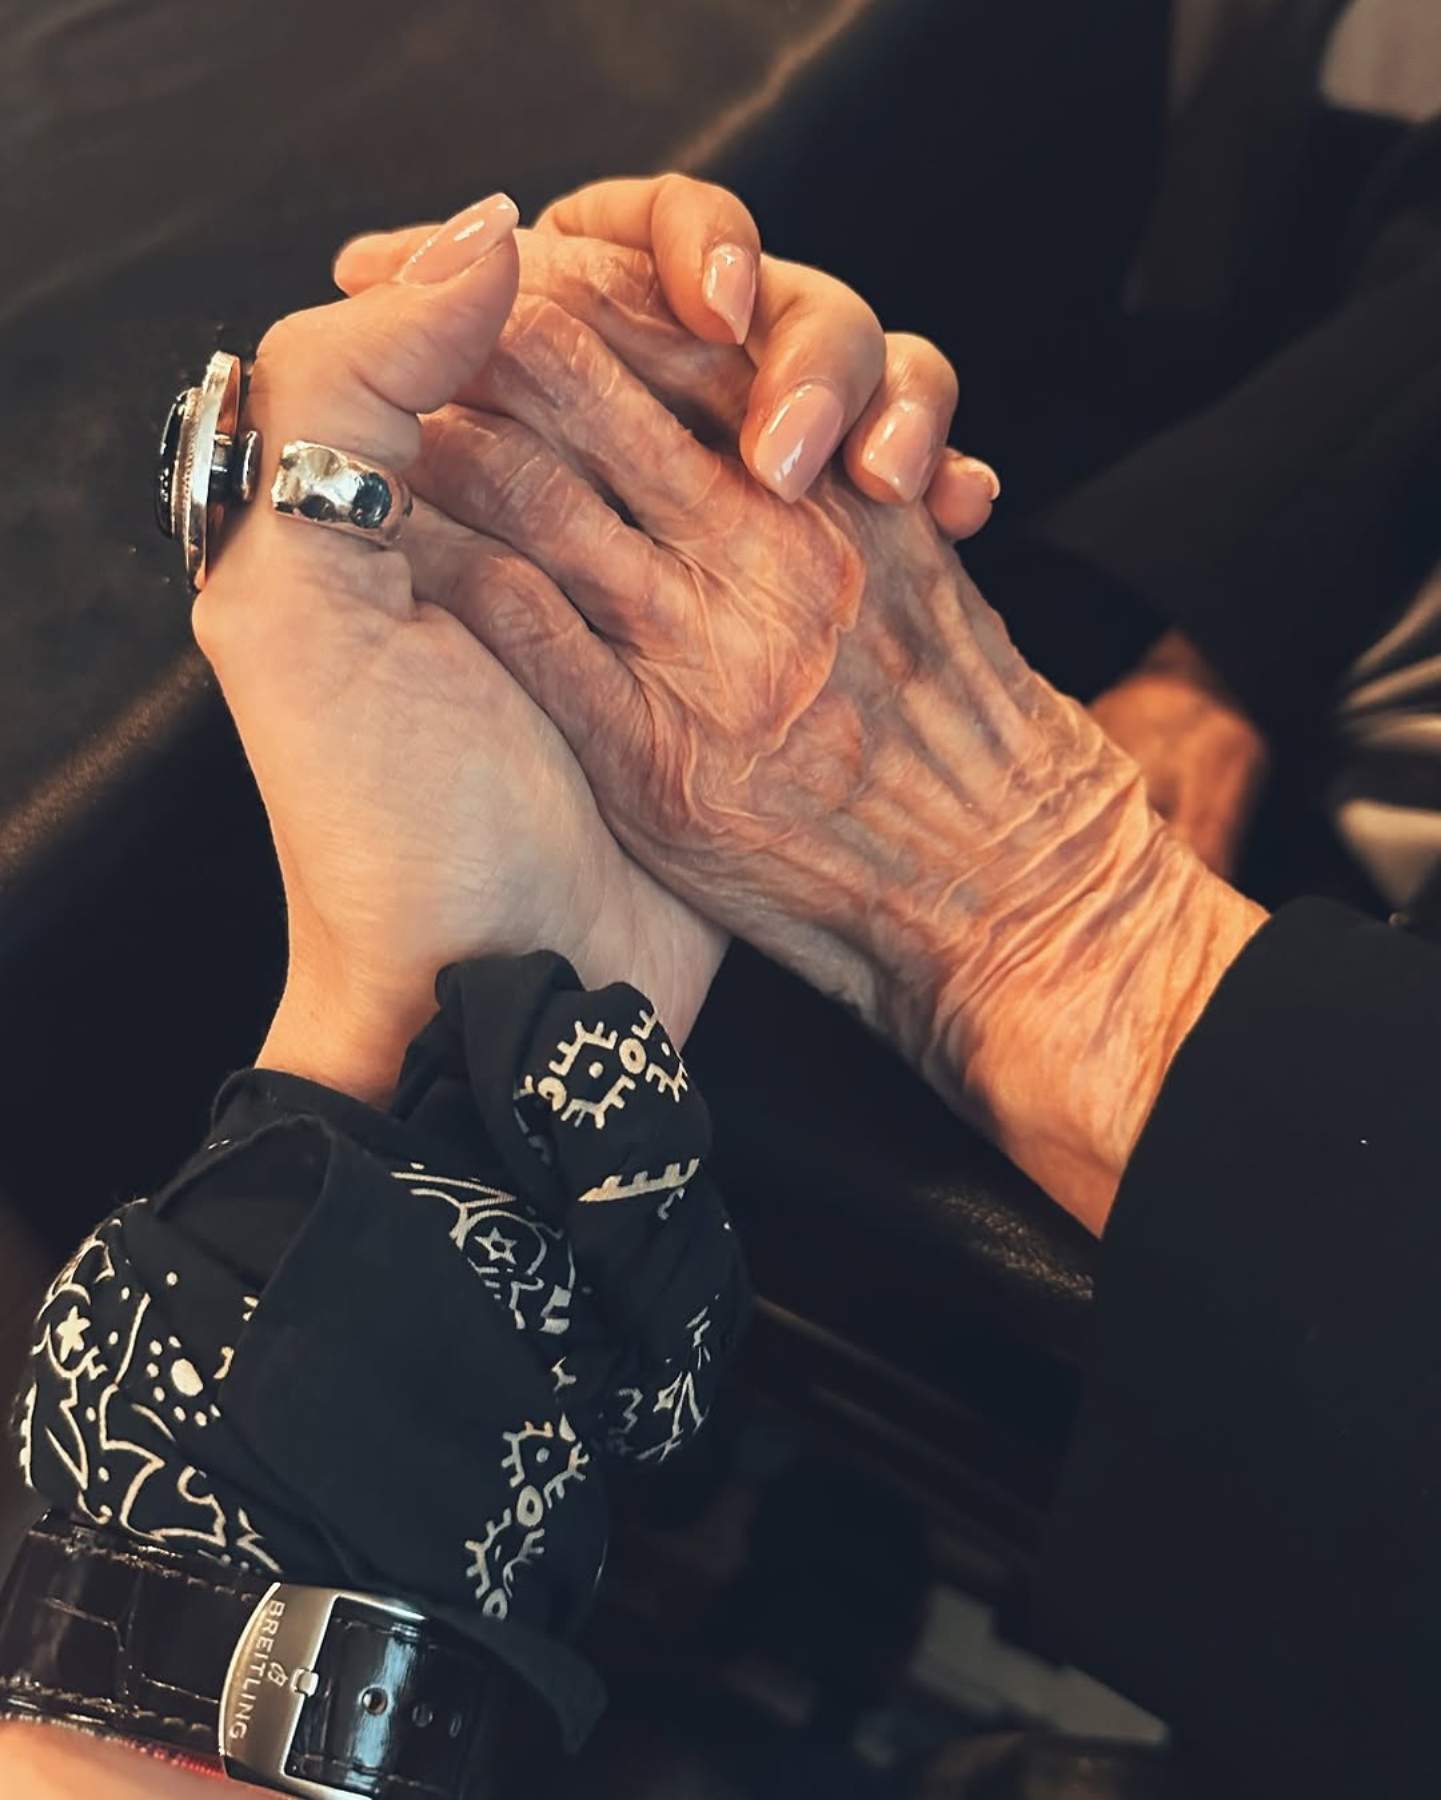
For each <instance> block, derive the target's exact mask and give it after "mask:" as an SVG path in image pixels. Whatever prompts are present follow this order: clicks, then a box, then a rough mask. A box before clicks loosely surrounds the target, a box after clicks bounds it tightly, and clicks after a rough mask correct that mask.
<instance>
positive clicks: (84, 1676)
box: [0, 1521, 555, 1800]
mask: <svg viewBox="0 0 1441 1800" xmlns="http://www.w3.org/2000/svg"><path fill="white" fill-rule="evenodd" d="M268 1585H269V1583H268V1582H266V1581H263V1580H257V1579H256V1578H255V1577H253V1576H247V1575H242V1574H240V1573H238V1572H237V1571H234V1570H227V1569H224V1568H222V1567H221V1566H220V1565H219V1564H217V1563H210V1562H203V1561H198V1560H196V1559H194V1558H186V1557H181V1556H176V1555H173V1554H171V1553H169V1552H167V1551H162V1550H147V1551H145V1552H144V1553H141V1552H140V1551H138V1550H137V1548H136V1546H135V1545H134V1544H133V1543H129V1542H127V1541H126V1540H124V1539H122V1538H119V1537H115V1536H112V1535H108V1534H105V1533H100V1532H95V1531H90V1530H88V1529H86V1528H85V1527H84V1526H79V1525H71V1524H67V1523H64V1522H61V1521H56V1522H53V1523H52V1522H49V1521H47V1522H44V1523H42V1524H41V1525H39V1526H37V1527H36V1528H35V1529H34V1530H33V1531H32V1532H31V1533H30V1534H29V1535H28V1537H27V1538H26V1540H25V1543H24V1545H23V1546H22V1548H21V1552H20V1555H19V1557H18V1558H17V1560H16V1563H15V1566H14V1568H13V1570H12V1571H11V1574H10V1577H9V1580H8V1583H7V1585H6V1587H5V1590H4V1594H3V1598H0V1710H6V1711H11V1712H14V1713H17V1714H20V1713H23V1714H26V1715H28V1716H31V1717H39V1718H45V1719H60V1720H65V1721H68V1722H70V1723H72V1724H87V1723H88V1724H93V1725H97V1726H100V1727H102V1728H104V1729H106V1730H108V1731H111V1732H115V1733H118V1734H119V1735H122V1736H127V1737H134V1738H137V1739H139V1740H142V1741H144V1742H148V1743H154V1744H160V1745H165V1746H167V1747H169V1748H171V1749H174V1750H180V1751H184V1752H187V1753H189V1754H192V1755H213V1754H214V1753H215V1748H216V1744H217V1739H218V1731H217V1726H218V1720H219V1700H220V1695H221V1692H222V1689H223V1688H224V1685H225V1678H226V1671H227V1669H228V1667H229V1663H230V1657H231V1654H232V1652H233V1651H234V1649H235V1647H236V1643H237V1641H238V1640H239V1639H240V1637H241V1635H242V1633H243V1632H244V1630H245V1628H246V1626H247V1625H248V1623H249V1621H250V1618H251V1616H252V1614H253V1612H254V1609H255V1606H256V1603H257V1601H258V1600H259V1599H260V1597H261V1595H262V1594H263V1593H264V1591H265V1589H266V1587H268ZM283 1648H284V1639H283V1637H282V1638H280V1639H278V1640H277V1641H276V1647H275V1649H274V1650H273V1652H272V1653H271V1657H268V1658H262V1659H261V1662H260V1666H261V1667H262V1668H263V1669H264V1671H265V1673H264V1674H263V1675H259V1676H257V1681H258V1682H259V1683H260V1684H261V1691H262V1693H263V1692H264V1682H265V1680H266V1678H267V1677H268V1676H269V1674H270V1667H269V1664H270V1662H271V1660H272V1658H273V1660H274V1661H275V1662H277V1663H279V1664H280V1666H281V1668H282V1670H283V1667H284V1660H288V1657H287V1658H286V1659H284V1660H283V1659H282V1657H281V1651H282V1650H283ZM315 1675H316V1677H317V1685H316V1691H315V1693H314V1695H313V1696H312V1697H311V1698H310V1699H309V1700H308V1701H307V1702H306V1704H305V1706H304V1707H303V1708H302V1709H301V1712H300V1717H299V1723H298V1730H297V1734H296V1738H295V1743H294V1747H293V1752H292V1755H291V1757H290V1759H289V1761H288V1763H287V1765H286V1771H287V1772H288V1773H290V1774H293V1775H297V1776H300V1777H302V1778H304V1779H306V1780H309V1781H319V1782H323V1783H326V1784H329V1785H331V1786H334V1787H336V1788H339V1789H341V1790H343V1791H345V1792H349V1793H358V1794H369V1795H372V1796H375V1800H391V1797H399V1796H402V1795H406V1796H424V1795H427V1794H431V1795H434V1796H436V1800H451V1797H452V1796H454V1795H457V1794H460V1793H461V1792H464V1793H465V1794H467V1795H472V1796H475V1797H476V1800H479V1797H480V1796H482V1795H491V1794H496V1793H499V1792H504V1791H507V1789H508V1788H509V1786H510V1782H509V1780H508V1779H507V1774H506V1771H507V1768H508V1767H509V1768H512V1769H513V1768H514V1764H515V1760H516V1759H515V1758H514V1757H510V1756H507V1755H503V1754H500V1750H501V1745H500V1744H499V1743H498V1741H497V1740H498V1739H500V1738H501V1737H503V1738H504V1740H505V1744H506V1746H508V1748H509V1749H510V1750H515V1749H517V1748H518V1746H519V1743H520V1742H521V1741H522V1736H523V1740H524V1741H526V1743H527V1746H528V1750H529V1760H532V1761H533V1759H534V1757H535V1755H536V1754H537V1752H538V1751H540V1750H541V1749H543V1747H544V1746H545V1744H546V1741H547V1733H548V1735H549V1737H550V1738H551V1739H553V1738H554V1736H555V1731H554V1723H553V1721H551V1722H550V1724H549V1725H547V1724H546V1721H545V1720H544V1719H543V1718H542V1716H541V1714H542V1711H543V1709H542V1708H541V1706H540V1703H539V1701H538V1700H536V1699H534V1698H533V1697H530V1696H528V1695H527V1694H526V1693H523V1692H522V1691H521V1690H520V1686H519V1683H518V1682H517V1681H515V1680H514V1678H512V1677H510V1676H509V1674H508V1672H506V1671H504V1670H502V1669H500V1668H499V1666H498V1665H497V1664H495V1663H494V1662H492V1661H490V1660H488V1659H487V1658H486V1657H485V1656H484V1654H483V1653H482V1652H480V1651H479V1650H476V1649H474V1648H471V1647H468V1646H467V1645H465V1644H464V1643H463V1642H462V1641H460V1640H458V1639H456V1638H453V1637H452V1636H451V1635H450V1634H448V1633H447V1632H446V1631H444V1630H443V1629H441V1628H438V1627H434V1626H424V1627H420V1626H416V1625H414V1624H411V1623H408V1622H404V1621H399V1620H394V1619H385V1618H383V1617H382V1616H381V1614H380V1613H379V1612H377V1611H376V1610H374V1609H372V1608H369V1607H365V1606H359V1605H355V1604H352V1603H349V1602H346V1603H343V1604H342V1605H341V1606H340V1607H338V1608H337V1610H336V1613H335V1615H334V1616H333V1618H332V1621H331V1625H330V1628H329V1630H328V1631H327V1633H326V1635H325V1639H324V1642H323V1644H322V1647H321V1651H320V1654H319V1656H318V1658H317V1660H316V1663H315ZM518 1733H519V1734H521V1735H518Z"/></svg>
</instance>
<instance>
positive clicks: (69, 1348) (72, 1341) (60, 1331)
mask: <svg viewBox="0 0 1441 1800" xmlns="http://www.w3.org/2000/svg"><path fill="white" fill-rule="evenodd" d="M89 1329H90V1321H89V1319H87V1318H85V1317H84V1316H83V1315H82V1314H81V1311H80V1309H79V1307H78V1306H72V1307H71V1308H70V1311H69V1312H68V1313H66V1315H65V1317H64V1318H63V1319H62V1320H61V1321H60V1323H59V1324H58V1325H57V1326H56V1327H55V1344H56V1348H57V1349H58V1350H59V1352H60V1360H61V1362H67V1361H68V1360H69V1359H70V1357H72V1356H73V1355H75V1354H76V1352H77V1351H80V1350H83V1349H84V1348H85V1333H86V1332H87V1331H89Z"/></svg>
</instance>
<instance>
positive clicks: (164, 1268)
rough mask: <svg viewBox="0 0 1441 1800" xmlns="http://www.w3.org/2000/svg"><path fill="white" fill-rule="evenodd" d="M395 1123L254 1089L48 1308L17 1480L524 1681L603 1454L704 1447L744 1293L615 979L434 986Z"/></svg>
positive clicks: (579, 1711) (692, 1099) (727, 1233)
mask: <svg viewBox="0 0 1441 1800" xmlns="http://www.w3.org/2000/svg"><path fill="white" fill-rule="evenodd" d="M438 991H439V998H440V1010H439V1012H438V1014H437V1015H436V1017H435V1018H434V1019H433V1020H432V1022H431V1024H430V1025H429V1026H427V1027H426V1029H425V1030H424V1031H423V1032H422V1033H421V1034H420V1036H419V1037H418V1038H417V1039H416V1041H415V1043H414V1045H412V1047H411V1051H410V1054H409V1056H408V1058H407V1061H406V1065H405V1069H404V1071H403V1074H402V1077H401V1081H400V1085H399V1088H398V1091H397V1094H396V1097H395V1100H394V1102H393V1103H392V1105H391V1107H390V1109H389V1110H388V1111H387V1112H385V1113H381V1112H378V1111H376V1110H374V1109H372V1108H370V1107H366V1106H363V1105H361V1104H360V1103H358V1102H356V1101H353V1100H350V1099H347V1098H346V1097H344V1096H341V1095H337V1094H334V1093H332V1092H330V1091H329V1090H327V1089H324V1088H319V1087H316V1086H315V1085H314V1084H312V1083H309V1082H304V1081H300V1080H298V1079H295V1078H293V1077H289V1076H285V1075H277V1074H271V1073H267V1072H264V1071H257V1070H251V1071H247V1072H245V1073H243V1074H242V1075H239V1076H237V1077H235V1078H233V1079H232V1081H231V1082H229V1083H228V1084H227V1086H226V1088H225V1089H224V1090H222V1093H221V1096H220V1099H219V1101H218V1103H217V1108H216V1118H215V1132H214V1136H213V1138H212V1140H211V1141H210V1142H209V1143H208V1144H207V1145H206V1147H205V1148H204V1149H203V1150H202V1151H201V1152H200V1153H199V1154H198V1155H197V1156H196V1158H194V1159H193V1160H192V1162H191V1163H190V1164H189V1165H188V1166H187V1168H186V1169H185V1170H183V1171H182V1172H181V1174H180V1175H179V1177H177V1179H176V1181H175V1182H174V1183H172V1185H171V1186H170V1187H169V1188H168V1189H167V1190H166V1191H165V1192H164V1193H163V1194H162V1195H160V1196H159V1197H157V1198H156V1199H155V1200H153V1201H136V1202H134V1203H132V1204H131V1205H129V1206H127V1207H124V1208H122V1209H121V1210H120V1211H119V1212H118V1213H116V1214H114V1215H113V1216H112V1217H111V1218H109V1219H107V1220H106V1221H105V1222H104V1223H103V1224H102V1225H101V1226H100V1227H99V1228H98V1229H97V1230H96V1232H95V1233H94V1234H93V1235H92V1236H91V1237H90V1238H88V1239H87V1240H86V1242H85V1243H84V1244H82V1245H81V1247H80V1249H79V1250H78V1251H77V1252H76V1254H75V1256H74V1257H73V1258H72V1259H71V1261H70V1263H69V1264H68V1265H67V1267H66V1268H65V1269H64V1270H62V1272H61V1274H60V1275H59V1276H58V1277H57V1278H56V1280H55V1282H54V1284H53V1285H52V1287H51V1289H50V1291H49V1293H48V1295H47V1297H46V1300H45V1303H44V1306H43V1307H42V1309H41V1312H40V1316H39V1320H38V1323H37V1332H36V1340H35V1348H34V1353H33V1359H32V1374H33V1380H32V1383H31V1386H30V1388H29V1391H28V1393H27V1394H26V1395H25V1396H24V1397H23V1399H22V1403H21V1408H20V1416H19V1424H20V1444H21V1456H22V1462H23V1465H24V1470H25V1474H26V1477H27V1479H28V1480H29V1481H30V1483H31V1485H32V1486H33V1487H34V1488H35V1489H36V1490H38V1492H39V1493H40V1494H42V1495H43V1496H44V1497H45V1498H46V1499H47V1500H48V1501H50V1502H51V1503H52V1504H53V1505H55V1506H57V1507H60V1508H62V1509H65V1510H67V1511H69V1512H71V1513H74V1514H76V1515H77V1516H79V1517H82V1518H85V1519H89V1520H93V1521H96V1522H98V1523H102V1524H105V1525H109V1526H112V1527H117V1528H119V1529H122V1530H125V1531H128V1532H131V1533H133V1534H135V1535H136V1536H137V1537H141V1538H151V1539H154V1540H155V1541H157V1542H160V1543H164V1544H166V1545H168V1546H170V1547H171V1548H175V1549H189V1550H193V1551H198V1552H200V1553H203V1554H206V1555H210V1556H215V1557H218V1558H220V1559H221V1560H222V1561H226V1562H231V1561H233V1562H236V1563H239V1564H242V1565H245V1566H248V1567H252V1568H255V1569H257V1570H269V1571H273V1572H275V1573H277V1574H281V1573H283V1574H284V1575H286V1576H288V1577H290V1578H292V1579H295V1580H300V1581H318V1582H345V1583H347V1584H349V1585H353V1586H360V1587H364V1588H369V1589H372V1590H376V1591H384V1592H388V1593H392V1594H399V1595H404V1596H409V1597H411V1598H413V1599H416V1600H418V1601H420V1602H421V1603H422V1604H423V1605H424V1606H426V1607H428V1609H429V1610H430V1611H431V1613H432V1614H439V1615H440V1616H442V1617H445V1618H446V1619H447V1620H448V1621H449V1622H451V1623H452V1624H454V1625H456V1626H457V1627H458V1628H460V1629H462V1630H465V1631H467V1632H468V1634H470V1635H472V1636H476V1637H479V1638H481V1639H483V1640H484V1641H485V1642H486V1643H488V1644H489V1645H491V1646H492V1647H493V1649H494V1650H495V1652H496V1653H497V1654H498V1655H500V1656H502V1657H503V1658H504V1659H505V1660H506V1661H508V1662H510V1663H511V1664H512V1665H513V1666H514V1667H516V1668H517V1669H518V1670H519V1671H520V1672H521V1673H522V1674H524V1675H526V1676H527V1677H528V1678H529V1679H531V1680H532V1681H534V1682H535V1683H536V1685H538V1686H540V1687H541V1688H542V1690H543V1691H544V1692H546V1693H547V1695H548V1697H550V1698H551V1700H552V1702H553V1704H555V1706H556V1708H557V1711H558V1712H559V1713H560V1715H561V1718H562V1721H563V1724H564V1727H565V1731H566V1735H567V1736H568V1737H569V1738H571V1739H572V1740H574V1739H575V1738H576V1737H578V1736H579V1735H580V1734H581V1733H582V1732H583V1730H584V1729H585V1726H586V1724H587V1722H588V1720H589V1718H590V1717H591V1716H593V1714H594V1711H595V1710H596V1704H597V1695H596V1692H595V1688H594V1679H593V1677H592V1676H590V1673H589V1671H588V1670H587V1669H586V1668H585V1665H584V1664H582V1663H581V1662H580V1661H579V1659H578V1658H576V1657H575V1656H574V1655H573V1654H572V1653H571V1652H569V1651H568V1650H566V1649H565V1648H564V1643H563V1640H564V1639H565V1638H566V1637H568V1636H569V1635H570V1634H571V1633H572V1632H573V1630H574V1629H575V1627H576V1626H577V1625H578V1624H579V1622H580V1620H581V1619H582V1618H583V1616H584V1614H585V1612H586V1609H587V1607H588V1604H589V1602H590V1599H591V1596H592V1594H593V1592H594V1589H595V1585H596V1582H597V1580H598V1579H599V1575H600V1571H601V1567H602V1564H603V1561H604V1554H605V1543H606V1531H607V1508H606V1498H605V1488H604V1466H605V1464H606V1462H607V1461H608V1460H610V1459H612V1458H622V1459H628V1460H633V1461H638V1462H642V1463H657V1462H662V1461H664V1460H665V1459H666V1458H668V1457H669V1456H671V1455H672V1454H674V1453H675V1452H676V1451H677V1450H678V1449H680V1448H681V1447H682V1446H683V1445H684V1444H685V1443H686V1442H687V1441H688V1440H689V1439H690V1438H691V1437H692V1436H693V1435H694V1433H695V1432H696V1431H697V1430H698V1429H699V1427H700V1425H701V1424H702V1423H703V1421H704V1419H705V1416H706V1414H707V1412H708V1410H709V1407H710V1404H711V1401H712V1397H713V1394H714V1391H715V1388H716V1385H717V1383H718V1381H719V1379H720V1375H721V1371H722V1368H723V1365H724V1363H725V1361H726V1356H727V1352H728V1351H729V1350H730V1349H731V1347H732V1346H733V1344H734V1343H735V1341H736V1338H737V1336H738V1334H739V1332H740V1329H741V1327H742V1325H743V1323H744V1320H745V1316H746V1313H747V1310H748V1306H749V1291H748V1287H747V1283H746V1279H745V1274H744V1270H743V1266H742V1263H741V1259H740V1256H739V1253H738V1248H737V1245H736V1241H735V1237H734V1234H733V1232H732V1230H731V1227H730V1221H729V1220H728V1219H727V1217H726V1214H725V1209H724V1207H723V1205H722V1203H721V1201H720V1198H719V1195H718V1194H717V1193H716V1191H715V1189H714V1187H713V1186H712V1185H711V1183H710V1181H709V1179H708V1177H707V1176H706V1173H705V1167H704V1165H705V1158H706V1155H707V1153H708V1150H709V1143H710V1127H709V1118H708V1115H707V1113H706V1109H705V1105H704V1102H703V1101H702V1100H701V1098H700V1096H699V1095H698V1094H697V1093H696V1092H695V1090H694V1088H693V1087H692V1086H691V1084H690V1080H689V1076H688V1074H687V1071H686V1068H685V1064H684V1061H683V1060H682V1058H681V1056H680V1054H679V1052H678V1050H677V1049H676V1048H675V1047H674V1046H673V1044H672V1043H671V1041H670V1040H669V1038H668V1037H667V1035H666V1033H665V1029H664V1026H663V1024H662V1023H661V1021H660V1020H658V1019H657V1018H656V1016H655V1014H654V1011H653V1009H652V1008H651V1007H650V1006H649V1005H648V1004H647V1002H646V1001H645V999H644V998H643V997H642V996H641V995H640V994H638V993H637V992H636V991H635V990H634V989H632V988H629V987H626V986H623V985H618V986H615V987H611V988H606V989H603V990H600V991H598V992H594V993H587V992H586V991H584V990H583V989H581V988H580V987H579V985H578V983H577V981H576V978H575V975H574V973H573V971H572V970H571V969H570V968H569V966H568V965H567V964H565V963H563V962H562V961H561V960H560V959H559V958H557V957H553V956H542V955H537V956H530V957H524V958H491V959H482V960H479V961H476V962H473V963H468V964H465V965H460V966H458V967H456V968H453V969H450V970H447V971H446V972H445V974H444V975H443V976H442V978H441V981H440V984H439V990H438Z"/></svg>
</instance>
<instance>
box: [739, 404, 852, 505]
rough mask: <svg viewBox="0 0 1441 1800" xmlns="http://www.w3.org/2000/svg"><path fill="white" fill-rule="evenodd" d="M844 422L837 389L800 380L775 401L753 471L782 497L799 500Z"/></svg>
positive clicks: (831, 449)
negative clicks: (775, 405)
mask: <svg viewBox="0 0 1441 1800" xmlns="http://www.w3.org/2000/svg"><path fill="white" fill-rule="evenodd" d="M845 422H846V415H845V409H844V407H842V405H841V400H840V395H839V394H837V393H836V391H835V389H834V388H830V387H827V386H826V384H825V383H824V382H823V381H803V382H802V383H801V384H800V386H799V387H797V388H792V389H791V391H790V393H788V394H787V395H786V397H785V399H784V400H782V401H781V403H780V404H779V405H778V406H777V407H776V409H775V411H774V412H773V413H772V414H771V416H770V419H769V421H768V422H767V424H766V427H765V429H764V431H762V432H761V435H760V442H759V443H758V444H757V445H756V453H755V472H756V474H757V475H758V476H759V477H760V479H761V480H762V481H763V482H764V483H765V484H766V486H767V487H768V488H769V489H770V490H771V492H772V493H775V494H779V495H780V497H781V499H782V500H799V499H800V497H801V495H802V494H803V493H805V491H806V489H807V488H808V487H809V486H810V485H811V483H812V482H813V481H814V480H815V478H816V476H817V475H819V474H820V472H821V470H822V469H823V468H824V467H825V466H826V464H827V463H828V462H829V461H830V459H831V457H832V455H833V454H834V453H835V448H836V445H837V444H838V443H839V442H840V436H841V427H842V426H843V425H844V424H845Z"/></svg>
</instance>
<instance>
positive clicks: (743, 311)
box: [701, 244, 756, 344]
mask: <svg viewBox="0 0 1441 1800" xmlns="http://www.w3.org/2000/svg"><path fill="white" fill-rule="evenodd" d="M701 293H702V294H703V295H704V296H705V303H706V305H707V306H708V307H709V308H710V310H711V311H712V312H713V313H714V314H715V315H716V317H717V318H718V319H721V320H723V321H724V323H725V325H726V328H727V329H728V330H729V332H730V334H731V336H732V337H733V338H734V339H735V341H736V342H737V343H738V344H743V343H744V342H745V341H746V336H747V334H748V333H749V331H750V328H751V314H752V313H753V312H754V311H755V306H756V259H755V258H754V256H752V255H751V253H750V251H749V250H743V249H742V248H741V246H740V245H739V244H717V245H716V247H715V249H714V250H712V251H711V253H710V255H709V256H708V257H707V258H706V265H705V279H704V280H703V281H702V283H701Z"/></svg>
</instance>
